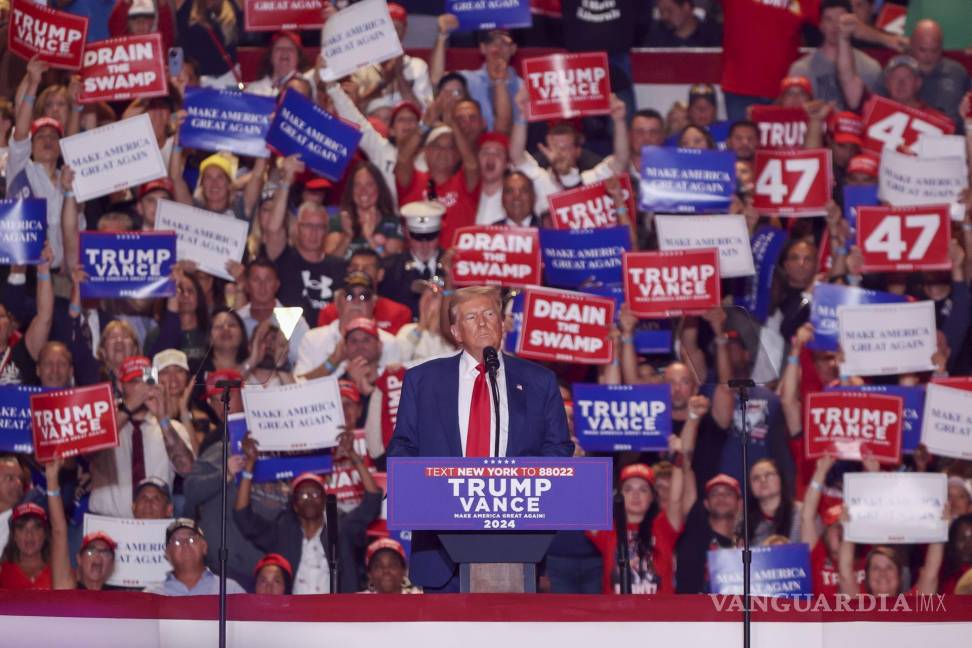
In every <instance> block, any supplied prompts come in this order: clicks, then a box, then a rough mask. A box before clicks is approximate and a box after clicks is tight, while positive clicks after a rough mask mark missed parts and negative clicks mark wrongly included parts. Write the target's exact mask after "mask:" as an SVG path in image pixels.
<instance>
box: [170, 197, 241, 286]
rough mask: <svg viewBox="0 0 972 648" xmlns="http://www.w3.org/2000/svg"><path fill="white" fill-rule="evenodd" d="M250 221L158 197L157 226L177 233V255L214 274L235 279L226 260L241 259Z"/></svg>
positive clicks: (180, 258) (229, 279) (179, 258)
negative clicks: (228, 269) (227, 269)
mask: <svg viewBox="0 0 972 648" xmlns="http://www.w3.org/2000/svg"><path fill="white" fill-rule="evenodd" d="M249 227H250V226H249V223H247V222H246V221H242V220H240V219H238V218H234V217H232V216H224V215H220V214H214V213H213V212H211V211H206V210H205V209H200V208H198V207H193V206H191V205H183V204H182V203H177V202H172V201H171V200H165V199H159V203H158V208H157V212H156V215H155V229H156V230H159V231H165V230H173V231H175V233H176V258H177V259H178V260H180V261H182V260H183V259H188V260H190V261H194V262H195V263H196V265H197V266H199V269H200V270H202V271H203V272H206V273H209V274H211V275H213V276H214V277H220V278H222V279H226V280H227V281H233V277H231V276H230V274H229V272H227V271H226V262H227V261H230V260H232V261H241V260H242V259H243V252H244V250H245V247H246V234H247V231H248V230H249Z"/></svg>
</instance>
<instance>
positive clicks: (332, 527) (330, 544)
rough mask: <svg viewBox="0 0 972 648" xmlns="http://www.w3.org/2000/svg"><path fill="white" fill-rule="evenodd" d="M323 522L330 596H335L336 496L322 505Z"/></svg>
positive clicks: (336, 590) (337, 558) (336, 558)
mask: <svg viewBox="0 0 972 648" xmlns="http://www.w3.org/2000/svg"><path fill="white" fill-rule="evenodd" d="M324 521H325V525H326V528H327V552H326V553H328V554H330V560H329V562H328V566H327V567H328V570H329V571H330V572H331V579H330V588H329V589H330V590H331V594H337V593H338V592H339V591H341V590H340V588H339V585H340V583H338V578H339V576H338V562H339V561H340V555H339V554H338V513H337V496H336V495H328V496H327V498H326V499H325V503H324Z"/></svg>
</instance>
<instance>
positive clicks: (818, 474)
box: [800, 453, 836, 549]
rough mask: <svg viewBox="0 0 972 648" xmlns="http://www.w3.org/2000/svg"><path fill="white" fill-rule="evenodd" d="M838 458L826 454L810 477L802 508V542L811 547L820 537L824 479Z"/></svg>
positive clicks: (818, 461) (819, 460)
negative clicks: (818, 526)
mask: <svg viewBox="0 0 972 648" xmlns="http://www.w3.org/2000/svg"><path fill="white" fill-rule="evenodd" d="M835 461H836V459H835V458H834V455H832V454H829V453H828V454H825V455H824V456H822V457H820V458H819V459H817V467H816V469H815V470H814V471H813V477H811V478H810V485H809V487H808V488H807V490H806V493H805V494H804V496H803V508H802V509H800V515H801V516H802V519H801V520H800V542H805V543H806V544H807V546H809V547H810V548H811V549H812V548H813V547H814V545H816V544H817V541H818V540H819V539H820V536H819V534H818V533H817V509H818V508H819V507H820V496H821V493H822V491H823V486H824V480H826V479H827V473H828V472H830V469H831V468H832V467H833V465H834V462H835Z"/></svg>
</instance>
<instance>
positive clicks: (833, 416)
mask: <svg viewBox="0 0 972 648" xmlns="http://www.w3.org/2000/svg"><path fill="white" fill-rule="evenodd" d="M903 421H904V410H903V401H902V399H901V397H899V396H884V395H881V394H867V393H863V392H822V393H815V394H810V395H809V396H808V397H807V407H806V420H805V421H804V424H803V429H804V438H805V439H806V451H807V457H809V458H814V457H819V456H821V455H823V454H825V453H827V452H833V453H834V454H835V455H836V456H837V457H838V458H839V459H848V460H850V461H859V460H861V459H862V458H864V457H866V456H867V455H871V456H873V457H874V458H875V459H877V460H878V461H880V462H881V463H888V464H897V463H899V462H900V461H901V429H902V424H903Z"/></svg>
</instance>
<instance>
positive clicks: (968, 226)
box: [962, 223, 972, 232]
mask: <svg viewBox="0 0 972 648" xmlns="http://www.w3.org/2000/svg"><path fill="white" fill-rule="evenodd" d="M962 231H963V232H972V223H962Z"/></svg>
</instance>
